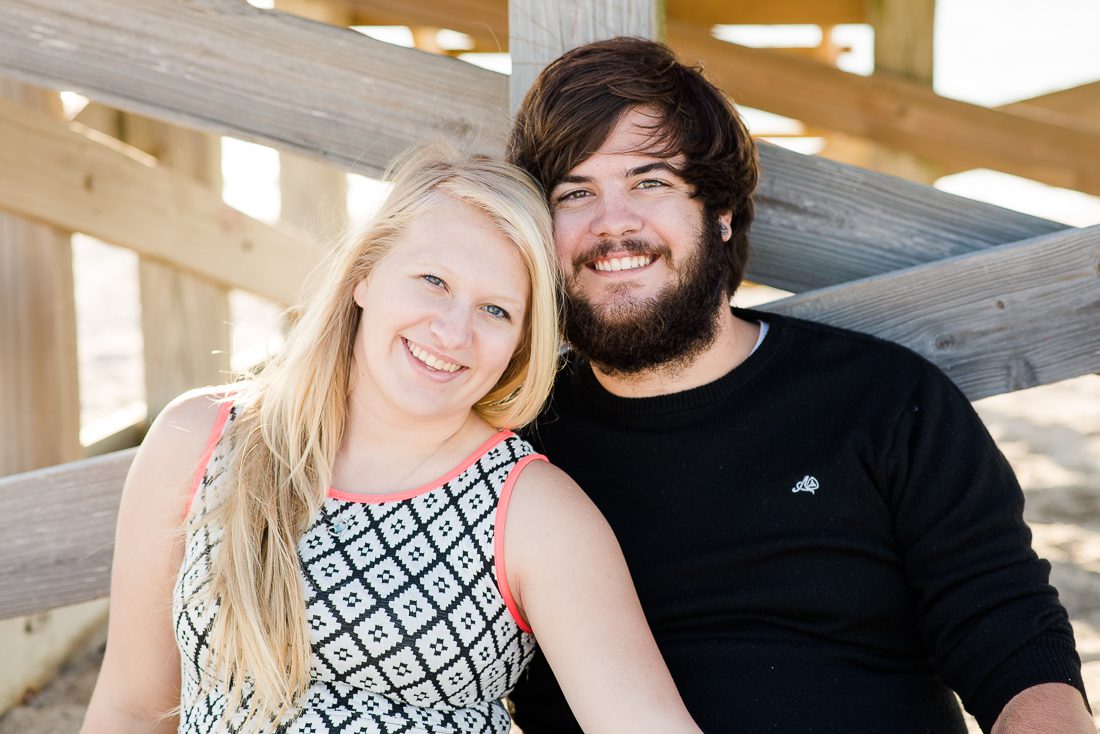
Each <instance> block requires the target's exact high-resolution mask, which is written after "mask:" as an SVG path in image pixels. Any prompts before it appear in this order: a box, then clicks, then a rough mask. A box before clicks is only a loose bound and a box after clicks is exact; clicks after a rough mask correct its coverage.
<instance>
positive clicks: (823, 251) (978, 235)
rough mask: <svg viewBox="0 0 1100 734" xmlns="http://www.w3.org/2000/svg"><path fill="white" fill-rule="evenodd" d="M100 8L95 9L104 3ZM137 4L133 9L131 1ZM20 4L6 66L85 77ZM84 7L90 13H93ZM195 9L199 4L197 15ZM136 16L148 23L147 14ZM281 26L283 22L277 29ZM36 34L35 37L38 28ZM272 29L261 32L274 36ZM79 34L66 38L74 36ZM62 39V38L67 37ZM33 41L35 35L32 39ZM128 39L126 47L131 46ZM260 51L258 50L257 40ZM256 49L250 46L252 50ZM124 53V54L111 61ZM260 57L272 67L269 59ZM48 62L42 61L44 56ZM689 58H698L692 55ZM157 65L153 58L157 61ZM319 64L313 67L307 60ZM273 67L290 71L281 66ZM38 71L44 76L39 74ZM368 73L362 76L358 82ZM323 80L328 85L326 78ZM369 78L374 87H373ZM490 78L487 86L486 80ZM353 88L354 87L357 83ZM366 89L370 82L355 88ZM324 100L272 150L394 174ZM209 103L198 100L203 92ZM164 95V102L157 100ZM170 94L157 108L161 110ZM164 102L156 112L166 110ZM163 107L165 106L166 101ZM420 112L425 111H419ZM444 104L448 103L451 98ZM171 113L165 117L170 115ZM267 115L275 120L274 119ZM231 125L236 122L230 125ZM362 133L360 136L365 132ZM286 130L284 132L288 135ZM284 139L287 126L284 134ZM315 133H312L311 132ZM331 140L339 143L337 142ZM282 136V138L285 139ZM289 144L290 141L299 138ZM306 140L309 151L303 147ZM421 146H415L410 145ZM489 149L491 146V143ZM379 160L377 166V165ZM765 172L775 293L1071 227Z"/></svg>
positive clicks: (321, 94)
mask: <svg viewBox="0 0 1100 734" xmlns="http://www.w3.org/2000/svg"><path fill="white" fill-rule="evenodd" d="M98 1H99V0H93V4H95V2H98ZM127 1H129V0H127ZM161 2H162V0H156V1H155V2H150V3H149V6H150V7H152V6H159V4H160V3H161ZM20 5H21V3H19V2H16V3H0V66H3V65H5V63H9V64H10V63H11V62H10V61H8V62H5V61H4V59H5V58H7V57H8V55H9V54H8V52H7V51H4V49H7V48H9V47H10V44H12V43H19V44H22V45H20V48H21V49H22V51H23V53H24V56H22V57H20V58H21V59H22V61H21V64H22V67H23V68H25V69H39V70H40V69H41V68H44V67H48V68H49V69H55V70H57V71H58V73H60V74H61V77H62V78H76V77H79V76H81V75H83V76H87V75H88V72H87V71H86V70H85V68H84V66H85V64H84V62H83V61H82V59H81V58H78V57H72V58H70V57H67V56H57V55H56V53H55V52H54V51H53V50H51V49H52V46H51V47H49V48H47V49H46V50H45V51H40V50H39V49H38V46H37V45H35V44H23V42H22V41H21V40H18V39H21V38H22V35H19V34H17V39H14V40H13V39H12V38H10V37H9V36H7V35H5V30H4V29H5V28H7V27H9V26H8V25H5V24H4V21H6V20H8V18H9V16H11V15H12V8H15V7H20ZM74 7H77V8H84V7H86V6H85V5H84V4H78V5H76V6H74ZM188 7H190V6H188ZM134 12H136V13H138V15H140V13H141V8H138V9H136V10H135V11H134ZM56 14H57V13H56V11H52V10H51V9H49V8H47V9H45V10H43V11H41V12H39V13H37V14H34V15H31V16H21V17H24V19H25V20H34V21H35V22H36V23H39V24H42V25H43V27H45V28H52V29H54V30H53V31H51V35H50V36H49V38H50V39H53V41H54V43H53V46H64V45H65V44H75V43H77V42H81V43H83V42H84V41H83V39H84V34H83V27H82V26H81V25H80V24H79V23H69V22H68V21H65V22H64V23H62V22H61V21H63V20H65V17H66V16H65V15H64V14H63V13H62V14H61V16H62V17H61V19H60V20H59V19H58V18H56V17H55V15H56ZM190 16H191V13H190V12H189V11H187V12H185V11H183V10H181V12H180V13H179V17H178V18H175V19H173V22H174V23H175V24H176V25H175V27H176V29H177V30H179V31H180V33H181V34H183V35H184V36H185V37H192V36H194V35H196V34H197V33H199V32H201V31H202V29H203V27H202V26H201V25H198V26H197V27H195V28H190V27H189V26H188V25H187V23H188V19H189V18H190ZM261 17H262V19H263V20H264V23H265V24H267V23H273V22H276V21H280V22H281V21H282V20H293V19H285V18H282V17H280V16H270V15H269V14H262V15H261ZM273 19H274V20H273ZM301 23H305V21H301V22H300V23H298V24H295V25H294V27H293V28H291V29H289V30H288V29H285V28H283V29H281V30H280V33H279V34H277V35H278V36H279V37H282V36H283V35H289V36H290V37H292V38H294V41H293V42H288V43H289V47H291V48H294V49H296V50H297V51H298V52H299V53H298V55H299V56H301V57H302V58H303V59H309V58H314V57H320V58H326V57H325V54H327V53H329V52H328V50H327V49H325V48H321V49H318V50H316V52H315V51H314V50H312V49H313V47H314V45H315V44H318V43H322V44H323V43H326V42H327V38H328V36H327V34H316V33H314V30H315V29H314V28H313V26H311V25H308V24H307V25H305V26H302V25H301ZM26 27H31V26H30V25H27V26H26ZM266 27H267V26H266V25H261V26H260V28H261V29H263V28H266ZM66 32H67V33H69V34H70V35H65V33H66ZM254 32H255V31H253V30H250V29H248V27H247V26H245V25H243V24H242V28H241V29H240V30H239V35H241V36H242V38H244V39H248V38H250V37H251V36H252V34H253V33H254ZM59 34H60V35H59ZM23 35H25V34H23ZM124 40H125V39H124ZM255 43H256V44H257V45H262V44H260V42H259V41H255ZM360 43H363V44H367V46H368V47H370V48H369V49H367V50H371V49H373V46H371V42H370V41H369V39H358V38H355V39H352V41H349V42H348V48H350V49H357V48H358V47H359V45H360ZM245 46H246V47H249V48H250V46H249V45H248V43H245ZM96 49H97V50H96V53H97V58H99V60H100V64H99V66H98V67H97V69H98V70H99V71H98V73H97V74H95V75H93V76H94V77H95V78H96V79H97V80H98V81H97V84H99V85H100V86H101V87H103V88H108V89H109V88H112V87H113V86H117V87H118V88H125V86H126V85H127V84H128V83H129V82H128V76H127V69H126V65H125V62H126V61H127V59H128V58H131V57H132V56H133V52H131V51H129V50H128V49H129V47H128V46H124V47H123V48H122V49H121V50H116V49H115V48H114V47H112V46H109V45H103V46H102V47H100V46H98V45H97V47H96ZM367 50H364V51H363V53H362V57H363V58H368V57H369V54H368V53H367ZM113 52H117V55H115V56H112V53H113ZM256 53H258V54H260V55H261V56H262V57H264V58H266V56H263V55H264V53H266V52H264V51H262V50H258V51H257V52H256ZM40 56H41V57H42V58H39V57H40ZM689 58H690V57H689ZM359 59H360V56H359V54H352V53H350V52H349V53H348V54H347V55H346V58H345V57H341V60H339V61H338V62H337V61H335V60H334V61H333V62H332V63H334V64H336V63H340V64H346V65H347V66H346V68H344V69H343V70H342V71H341V72H340V73H336V72H333V74H334V76H333V78H337V79H345V80H348V79H351V78H359V76H362V75H363V74H364V73H365V71H364V70H367V69H369V65H364V64H362V63H360V60H359ZM438 60H439V61H440V62H442V63H445V64H458V63H460V62H455V61H453V60H447V59H442V58H441V59H438ZM146 63H148V60H146ZM302 63H305V64H306V65H307V66H308V63H307V62H305V61H303V62H302ZM274 68H279V67H278V66H277V65H276V66H275V67H274ZM250 69H251V67H249V66H241V65H238V64H228V63H226V64H223V65H222V67H221V68H220V69H219V70H218V73H217V74H214V73H211V74H209V75H208V76H209V79H207V83H208V84H211V85H215V87H217V86H218V85H221V86H220V88H219V89H217V90H216V94H215V96H220V95H222V94H228V93H229V92H230V91H231V90H236V89H238V88H248V87H249V85H255V80H254V79H252V78H251V77H250V76H249V74H250V71H249V70H250ZM35 73H40V72H39V71H36V72H35ZM479 73H482V74H485V75H489V76H490V77H494V78H497V79H499V83H500V89H501V91H502V92H503V89H504V83H505V82H504V78H503V77H501V76H500V75H494V74H492V73H491V72H479ZM357 75H358V76H357ZM269 76H270V77H272V80H271V82H270V84H269V85H268V88H271V89H273V90H276V91H277V90H279V89H281V88H282V87H283V86H284V82H283V81H280V80H279V78H278V77H279V75H278V74H269ZM321 78H323V77H321ZM367 78H368V80H369V77H367ZM479 78H481V77H479ZM162 81H163V82H164V85H165V86H166V87H172V88H176V87H181V86H182V87H185V88H190V87H188V85H190V84H191V82H190V81H189V80H188V79H185V78H180V79H176V78H173V76H172V74H171V73H170V72H169V71H166V72H165V73H164V75H163V77H162ZM347 83H348V84H351V82H350V81H349V82H347ZM356 83H357V84H362V83H363V82H362V80H360V81H359V82H356ZM304 88H306V86H305V85H304V83H303V86H302V87H301V88H297V89H292V90H288V91H287V93H288V94H291V95H292V97H291V100H292V101H293V100H294V99H296V97H294V96H293V95H300V94H301V93H302V89H304ZM311 89H312V94H313V97H312V98H311V101H312V103H313V106H312V107H311V109H313V110H314V111H315V112H317V114H318V119H319V118H320V117H324V118H335V117H340V118H341V119H345V120H347V121H348V123H349V124H348V126H347V127H345V128H341V129H339V130H326V135H328V137H326V139H325V140H324V141H321V142H318V141H317V140H316V139H314V138H311V137H309V135H307V134H306V133H302V134H297V133H295V134H293V135H282V133H280V132H279V131H278V130H276V131H272V132H265V133H263V136H264V139H265V140H267V142H270V143H273V144H276V145H282V146H283V148H284V149H291V150H299V151H303V152H307V153H309V152H312V153H313V154H314V155H316V156H322V157H325V158H327V159H329V160H336V161H342V162H343V163H344V165H347V166H348V167H355V166H357V165H358V164H357V161H360V160H361V159H362V160H369V161H370V163H369V165H366V164H364V165H365V167H366V168H375V169H377V168H380V167H383V166H385V165H386V163H387V162H388V159H387V158H384V157H382V156H381V155H378V153H379V151H378V150H376V149H374V148H373V147H372V148H368V149H364V147H363V141H364V140H369V139H371V136H372V134H373V133H372V130H371V128H370V127H369V122H370V121H369V119H368V120H362V121H361V120H359V118H357V117H356V116H355V115H348V114H346V112H347V104H348V101H347V97H348V95H347V93H346V91H345V90H343V89H332V88H330V87H329V86H327V85H326V86H321V87H316V86H314V87H311ZM192 92H193V93H195V94H198V93H200V92H199V91H196V90H194V89H193V90H192ZM405 92H407V94H408V96H409V97H415V96H418V95H421V94H422V95H424V96H425V98H426V99H427V103H432V104H434V103H435V101H436V100H435V98H434V97H432V90H430V89H428V90H419V89H418V88H416V87H410V88H408V89H406V90H405ZM158 94H160V95H161V96H163V95H162V93H158ZM161 96H158V97H157V100H161ZM278 99H279V98H278V96H277V95H274V93H273V94H272V95H263V96H261V97H259V98H257V99H256V100H255V104H256V105H257V106H258V109H260V110H261V114H259V115H258V117H257V120H260V121H265V120H267V118H268V117H269V113H270V110H271V105H272V104H273V101H277V100H278ZM157 100H154V102H156V103H158V104H159V103H160V102H158V101H157ZM161 101H163V100H161ZM418 104H419V103H418ZM439 104H446V100H441V101H440V102H439ZM170 110H171V108H169V111H165V112H164V115H168V114H169V113H170ZM264 110H267V111H266V112H264ZM503 110H504V103H503V96H501V102H500V104H499V105H498V106H497V107H495V108H494V107H493V106H491V105H489V106H485V107H484V108H483V109H481V110H480V111H479V115H478V116H479V117H481V118H497V117H499V118H501V119H502V120H503V119H504V113H503ZM298 112H300V109H298V108H293V109H288V110H287V114H288V115H291V116H293V115H295V114H297V113H298ZM235 114H236V113H235V111H234V110H232V109H229V110H225V111H224V116H221V115H222V111H220V110H212V111H211V112H210V115H211V116H210V117H209V118H208V119H207V120H206V122H207V124H209V125H211V126H212V127H215V128H216V129H219V130H223V131H227V132H232V131H233V127H234V125H235V124H236V123H234V122H232V119H233V118H234V115H235ZM307 117H309V119H308V120H306V123H309V124H312V120H313V119H314V118H313V117H310V116H307ZM225 118H230V119H229V120H226V119H225ZM360 123H361V125H360V126H359V127H356V125H359V124H360ZM265 124H266V123H257V124H256V125H255V126H254V127H253V129H254V130H257V131H259V130H262V129H264V125H265ZM282 124H283V123H282V122H280V125H282ZM298 124H304V123H303V122H302V118H301V117H297V118H293V117H292V118H291V119H288V120H287V121H286V122H285V125H286V129H293V128H294V127H295V125H298ZM280 129H282V128H280ZM306 129H308V125H306V126H305V127H303V130H306ZM329 133H331V135H329ZM280 135H282V139H281V140H280ZM288 138H289V139H288ZM303 141H304V142H303ZM406 142H409V143H411V142H412V138H411V137H409V138H407V139H406ZM486 143H487V144H488V143H489V141H488V140H487V141H486ZM319 144H323V145H325V146H326V147H325V148H324V149H322V150H317V149H315V148H314V147H313V146H315V145H319ZM486 149H487V152H490V153H494V154H498V155H499V154H500V153H502V146H500V145H499V144H498V143H494V144H493V146H488V145H487V148H486ZM372 156H377V157H373V158H372ZM761 160H762V165H763V167H764V179H763V183H762V186H761V191H760V196H759V197H758V218H757V224H756V225H755V226H754V227H753V235H752V241H753V246H754V248H755V252H756V254H755V255H754V257H753V260H752V261H751V262H750V273H751V275H752V277H753V278H754V279H756V280H758V281H760V282H762V283H767V284H769V285H775V286H776V287H779V288H785V289H787V290H792V291H802V290H806V289H809V288H817V287H822V286H826V285H831V284H834V283H839V282H843V281H845V280H850V279H853V278H860V277H865V276H868V275H873V274H875V273H879V272H885V271H887V270H891V269H895V268H898V267H906V266H909V265H914V264H917V263H919V262H925V261H927V260H930V259H935V258H937V257H946V256H949V255H952V254H958V253H959V252H966V251H970V250H973V249H976V248H981V247H987V246H989V245H994V244H1002V243H1005V242H1013V241H1015V240H1019V239H1023V238H1026V237H1031V236H1035V235H1038V234H1043V233H1045V232H1051V231H1055V230H1057V229H1062V228H1064V227H1065V225H1061V224H1056V223H1053V222H1044V221H1043V220H1040V219H1036V218H1034V217H1029V216H1027V215H1024V214H1019V213H1017V212H1012V211H1009V210H1006V209H1001V208H998V207H994V206H991V205H988V204H982V203H978V202H973V201H969V200H966V199H961V198H959V197H954V196H950V195H948V194H943V193H941V192H937V191H935V190H933V189H930V188H927V187H920V186H913V185H910V184H907V183H905V182H902V181H898V180H896V179H891V178H888V177H884V176H882V175H879V174H875V173H872V172H869V171H862V170H859V169H855V168H851V167H848V166H843V165H841V164H837V163H833V162H830V161H824V160H821V159H816V158H812V157H808V156H801V155H798V154H795V153H789V152H786V151H780V150H778V149H776V148H774V147H769V146H765V147H763V149H762V152H761Z"/></svg>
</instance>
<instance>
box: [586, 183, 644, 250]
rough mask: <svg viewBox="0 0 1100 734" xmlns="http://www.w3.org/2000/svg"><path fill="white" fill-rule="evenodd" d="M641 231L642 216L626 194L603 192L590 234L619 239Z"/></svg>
mask: <svg viewBox="0 0 1100 734" xmlns="http://www.w3.org/2000/svg"><path fill="white" fill-rule="evenodd" d="M641 229H642V216H641V213H640V212H639V211H638V208H637V205H636V204H635V202H633V201H631V200H630V197H629V195H628V194H627V193H626V192H615V191H605V192H604V193H603V195H602V196H601V197H600V200H599V203H598V205H597V208H596V212H595V216H594V217H593V219H592V222H591V230H592V234H594V235H595V236H597V237H608V238H612V239H619V238H622V237H626V236H627V235H631V234H634V233H636V232H638V231H640V230H641Z"/></svg>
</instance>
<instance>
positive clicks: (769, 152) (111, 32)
mask: <svg viewBox="0 0 1100 734" xmlns="http://www.w3.org/2000/svg"><path fill="white" fill-rule="evenodd" d="M32 28H33V29H34V32H33V33H31V32H28V30H27V29H32ZM514 30H515V29H513V31H514ZM711 45H712V44H710V43H709V42H708V43H707V44H706V46H707V47H710V46H711ZM741 58H742V57H741V56H738V59H741ZM0 74H2V75H6V76H10V77H12V78H15V79H18V80H21V81H23V82H26V83H31V84H36V85H40V86H45V87H52V88H55V89H57V88H66V89H74V90H76V91H79V92H82V93H84V94H87V95H89V96H91V97H93V98H94V99H96V100H99V101H101V102H104V103H109V104H111V105H114V106H117V107H118V108H121V109H125V110H131V111H134V112H140V113H144V114H148V115H151V116H154V117H158V118H162V119H164V120H168V121H172V122H175V123H180V124H184V125H187V126H191V127H194V128H197V129H202V130H206V131H208V132H211V133H216V134H226V135H235V136H240V137H245V138H248V139H252V140H256V141H260V142H264V143H267V144H270V145H273V146H275V147H278V148H280V149H282V150H287V151H294V152H297V153H301V154H305V155H307V156H311V157H314V158H317V159H320V160H323V161H327V162H329V163H331V164H333V165H335V166H338V167H341V168H344V169H347V170H350V171H354V172H360V173H367V174H377V173H378V172H379V171H381V170H383V169H384V168H385V166H386V165H387V163H388V162H389V161H390V160H391V159H392V158H393V156H394V155H395V154H396V153H398V152H399V151H400V150H402V149H404V148H406V147H407V146H409V145H411V144H413V143H416V142H421V141H424V140H427V139H437V138H443V139H446V140H449V141H451V142H453V143H455V144H457V145H460V146H465V147H467V148H474V149H477V150H481V151H484V152H488V153H493V154H500V153H501V151H502V145H503V144H502V140H503V135H504V133H505V131H506V127H507V114H506V110H507V106H508V88H507V83H508V82H507V79H506V78H505V77H503V76H501V75H498V74H494V73H492V72H488V71H484V70H481V69H477V68H474V67H471V66H469V65H466V64H463V63H462V62H459V61H456V60H453V59H448V58H444V57H440V56H433V55H430V54H426V53H423V52H419V51H416V50H409V49H402V48H396V47H393V46H388V45H385V44H381V43H378V42H376V41H373V40H371V39H369V38H366V37H364V36H361V35H359V34H356V33H354V32H352V31H349V30H346V29H342V28H336V27H331V26H326V25H323V24H319V23H313V22H309V21H306V20H303V19H301V18H296V17H291V16H288V15H284V14H281V13H277V12H269V11H261V10H256V9H254V8H251V7H249V6H248V5H246V4H244V3H243V2H231V1H228V0H191V1H190V2H186V3H183V2H174V1H173V0H83V1H82V2H79V3H73V2H70V0H5V2H3V3H0ZM845 83H847V82H845ZM900 93H903V92H899V94H900ZM944 109H945V110H947V112H944V114H950V113H951V110H954V109H956V108H954V107H950V106H949V105H948V106H945V107H944ZM998 114H1007V115H1011V114H1013V113H1012V112H1010V111H1005V112H1002V113H998ZM1033 127H1034V126H1032V127H1028V126H1026V125H1021V127H1020V129H1021V130H1024V129H1025V128H1026V130H1033ZM1044 130H1047V132H1044V133H1042V134H1043V135H1044V136H1046V135H1048V133H1049V129H1047V128H1044ZM1093 134H1094V133H1091V132H1090V133H1087V134H1086V133H1082V136H1083V137H1082V139H1087V140H1089V141H1091V140H1092V138H1091V137H1089V136H1090V135H1093ZM1089 144H1090V145H1091V143H1089ZM761 157H762V164H763V168H764V177H763V182H762V185H761V189H760V191H759V195H758V220H757V223H756V225H755V226H754V228H753V247H754V255H753V259H752V262H751V263H750V270H749V277H750V278H752V279H753V280H756V281H758V282H761V283H765V284H770V285H774V286H777V287H780V288H784V289H786V290H790V291H793V292H796V293H798V294H799V295H796V296H794V297H792V298H790V299H787V300H784V301H779V302H776V303H774V304H771V305H769V306H768V308H769V309H772V310H774V311H776V312H783V313H788V314H792V315H796V316H800V317H805V318H812V319H815V320H818V321H822V322H825V323H829V324H834V325H837V326H841V327H848V328H854V329H858V330H861V331H865V332H868V333H872V334H877V335H879V336H883V337H885V338H887V339H891V340H893V341H897V342H900V343H902V344H906V345H908V346H910V347H911V348H913V349H915V350H916V351H918V352H920V353H922V354H924V355H925V356H927V357H929V358H930V359H932V360H933V361H935V362H937V363H938V364H939V365H940V366H941V367H943V368H944V369H945V370H946V371H947V373H948V374H949V375H950V376H951V377H952V378H953V379H954V380H955V381H956V382H957V383H958V384H959V385H960V386H961V387H962V388H963V390H964V391H965V392H966V393H967V394H968V395H969V396H970V397H971V398H974V399H976V398H979V397H984V396H987V395H993V394H996V393H1000V392H1006V391H1010V390H1017V389H1021V388H1025V387H1030V386H1033V385H1038V384H1044V383H1048V382H1053V381H1056V380H1061V379H1065V378H1068V377H1073V376H1076V375H1080V374H1085V373H1088V372H1094V371H1096V370H1097V369H1098V368H1100V227H1093V228H1089V229H1072V228H1067V227H1065V226H1064V225H1061V224H1057V223H1054V222H1049V221H1046V220H1042V219H1038V218H1035V217H1031V216H1028V215H1024V214H1021V213H1018V212H1013V211H1009V210H1005V209H1000V208H998V207H994V206H991V205H988V204H982V203H978V202H975V201H970V200H967V199H962V198H959V197H956V196H952V195H949V194H945V193H941V192H938V191H935V190H933V189H931V188H928V187H925V186H920V185H917V184H912V183H907V182H905V181H901V180H899V179H896V178H892V177H889V176H885V175H881V174H876V173H872V172H869V171H865V170H862V169H858V168H853V167H849V166H845V165H841V164H837V163H832V162H829V161H826V160H823V159H816V158H808V157H805V156H801V155H798V154H795V153H790V152H787V151H784V150H781V149H778V148H775V147H773V146H768V145H763V146H762V150H761ZM12 180H18V181H20V185H18V186H4V187H0V208H3V209H7V210H10V211H12V212H15V213H17V214H21V215H24V216H27V217H31V218H35V219H38V220H41V221H46V222H49V223H52V224H56V225H59V226H63V227H65V228H67V229H71V230H77V231H83V232H89V233H92V234H95V235H97V236H99V237H101V238H103V239H106V240H109V241H112V242H114V243H117V244H121V245H125V246H128V247H131V248H133V249H134V250H136V251H138V252H140V253H143V254H144V255H147V256H149V257H153V258H156V259H158V260H160V261H163V262H165V263H169V264H171V265H172V266H173V267H175V268H178V269H180V270H183V271H187V272H190V273H195V274H200V275H202V276H204V277H206V278H209V279H211V280H213V281H216V282H217V283H219V284H222V285H224V286H230V287H238V288H245V289H248V290H251V291H254V292H257V293H260V294H263V295H266V296H268V297H270V298H273V299H275V300H277V301H280V302H284V303H286V302H291V301H293V300H294V298H295V297H296V293H297V289H298V287H299V286H300V283H301V278H302V275H303V274H304V273H305V272H306V271H307V270H308V269H309V267H310V266H311V264H312V263H313V262H314V261H315V259H316V253H315V252H313V251H310V250H309V249H308V248H307V247H305V246H304V244H303V243H304V242H305V241H306V238H305V237H304V236H303V235H302V233H300V232H297V231H295V230H294V229H293V227H288V226H286V225H280V226H277V227H276V226H270V225H265V224H262V223H259V222H255V221H253V220H250V219H249V218H247V217H244V216H243V215H241V214H239V213H238V212H234V211H232V210H230V209H228V207H225V205H224V204H222V203H221V202H220V200H219V199H218V198H217V197H216V195H215V194H213V193H211V190H210V189H209V187H204V186H202V185H199V184H196V183H195V182H193V181H190V180H188V179H187V177H185V176H183V175H181V174H178V173H176V172H173V171H171V170H168V169H166V168H163V167H161V166H158V165H157V164H156V162H155V161H152V160H150V159H148V157H143V156H142V155H140V154H137V153H135V151H133V150H132V149H128V148H126V147H125V146H122V145H120V144H119V143H118V142H117V141H112V140H109V139H105V138H103V136H101V135H97V134H95V133H92V132H90V131H88V130H87V129H83V128H81V127H80V126H79V125H74V124H66V123H63V122H59V121H57V120H55V119H51V118H48V117H47V116H45V115H42V114H38V113H34V112H32V111H29V110H26V109H23V108H19V107H17V106H15V105H11V104H4V103H0V181H12ZM1090 182H1091V179H1090ZM1091 185H1092V184H1091V183H1090V186H1091ZM166 201H171V202H172V205H171V206H165V202H166ZM62 202H63V203H62ZM134 209H139V210H143V211H142V212H141V216H133V210H134ZM132 456H133V452H132V450H127V451H122V452H118V453H113V454H110V455H108V456H104V457H100V458H94V459H88V460H84V461H80V462H76V463H73V464H66V465H62V466H56V467H52V468H49V469H43V470H39V471H35V472H30V473H26V474H21V475H16V476H11V477H8V478H5V479H2V480H0V578H2V579H3V582H2V584H0V618H2V617H6V616H12V615H19V614H27V613H31V612H35V611H40V610H43V609H49V608H52V607H55V606H58V605H63V604H69V603H72V602H75V601H79V600H83V599H90V598H95V597H97V596H102V595H104V594H106V592H107V574H108V569H109V564H110V555H111V537H112V535H111V534H112V528H113V525H114V514H115V511H116V510H117V502H118V492H119V488H120V487H121V483H122V479H123V477H124V474H125V471H126V468H127V467H128V465H129V462H130V460H131V458H132Z"/></svg>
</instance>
